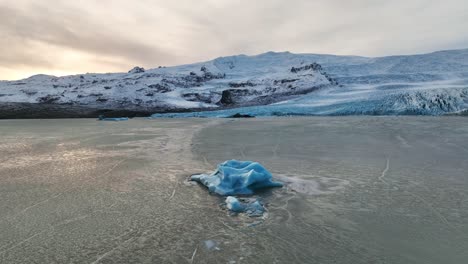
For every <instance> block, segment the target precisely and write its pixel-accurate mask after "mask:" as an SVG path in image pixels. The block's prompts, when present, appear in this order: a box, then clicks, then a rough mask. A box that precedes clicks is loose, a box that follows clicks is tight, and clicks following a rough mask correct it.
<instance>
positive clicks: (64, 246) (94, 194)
mask: <svg viewBox="0 0 468 264" xmlns="http://www.w3.org/2000/svg"><path fill="white" fill-rule="evenodd" d="M193 133H195V136H194V137H193V142H192V134H193ZM466 142H468V122H467V119H464V118H443V117H437V118H434V117H337V118H292V119H286V118H278V119H257V120H210V119H191V120H183V119H176V120H164V119H157V120H142V119H133V120H130V121H128V122H117V123H113V122H98V121H96V120H17V121H0V153H1V155H0V201H1V202H0V212H1V214H0V263H464V262H465V261H466V259H468V251H467V250H466V249H467V248H468V203H467V202H468V175H467V171H468V147H467V144H466ZM191 144H192V145H191ZM229 159H239V160H255V161H258V162H260V163H261V164H262V165H264V166H265V167H266V168H267V169H268V170H269V171H270V172H272V174H273V177H274V179H276V180H281V181H284V182H286V183H287V186H286V187H285V188H282V189H273V190H269V191H266V192H263V193H260V194H259V196H260V197H261V198H262V202H263V203H265V204H266V207H267V210H268V213H267V216H266V217H265V219H264V220H262V221H257V220H256V219H251V218H248V217H244V216H242V215H239V216H232V215H230V214H229V213H228V212H227V211H226V210H223V209H222V208H220V205H219V204H220V203H222V202H223V199H222V198H220V197H217V196H214V195H209V194H207V192H206V189H204V188H202V187H200V186H198V185H194V184H190V182H188V181H187V177H188V176H189V175H191V174H194V173H197V172H205V171H210V170H212V169H213V168H214V166H215V165H216V164H218V163H220V162H223V161H225V160H229Z"/></svg>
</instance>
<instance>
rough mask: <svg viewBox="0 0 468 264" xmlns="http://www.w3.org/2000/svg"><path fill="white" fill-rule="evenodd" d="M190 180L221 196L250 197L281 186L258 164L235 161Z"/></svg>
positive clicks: (224, 163) (226, 162)
mask: <svg viewBox="0 0 468 264" xmlns="http://www.w3.org/2000/svg"><path fill="white" fill-rule="evenodd" d="M191 180H192V181H197V182H200V183H202V184H203V185H205V186H206V187H208V190H209V191H210V192H213V193H217V194H219V195H222V196H232V195H251V194H254V192H255V191H257V190H260V189H265V188H271V187H282V186H283V184H282V183H279V182H274V181H272V175H271V173H270V172H269V171H268V170H267V169H265V168H264V167H263V166H262V165H260V164H259V163H258V162H252V161H237V160H228V161H225V162H223V163H221V164H219V165H218V168H217V170H216V171H214V172H213V173H211V174H198V175H192V177H191Z"/></svg>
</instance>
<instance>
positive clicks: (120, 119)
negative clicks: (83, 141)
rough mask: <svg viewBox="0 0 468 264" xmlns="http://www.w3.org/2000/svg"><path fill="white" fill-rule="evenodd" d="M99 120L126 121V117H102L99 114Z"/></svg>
mask: <svg viewBox="0 0 468 264" xmlns="http://www.w3.org/2000/svg"><path fill="white" fill-rule="evenodd" d="M99 121H128V117H104V116H102V115H100V116H99Z"/></svg>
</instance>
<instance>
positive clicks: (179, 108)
mask: <svg viewBox="0 0 468 264" xmlns="http://www.w3.org/2000/svg"><path fill="white" fill-rule="evenodd" d="M15 104H17V105H15ZM51 105H52V106H61V107H59V108H58V110H56V111H62V112H67V111H69V112H72V111H76V112H78V116H82V117H97V116H98V115H99V114H102V113H106V115H107V113H109V114H111V113H112V111H115V112H117V113H115V115H113V116H123V115H124V116H128V115H127V113H126V112H125V111H127V112H128V111H132V112H131V114H132V115H131V116H134V115H140V116H149V115H151V114H154V115H152V117H155V118H159V117H197V116H198V117H228V116H232V115H235V114H237V113H239V114H245V115H254V116H288V115H444V114H448V113H461V112H465V113H466V111H467V109H468V49H462V50H448V51H437V52H433V53H428V54H418V55H404V56H387V57H376V58H369V57H359V56H337V55H322V54H293V53H290V52H267V53H264V54H260V55H255V56H247V55H236V56H228V57H220V58H217V59H214V60H210V61H206V62H199V63H194V64H187V65H180V66H173V67H158V68H154V69H148V70H145V69H143V68H140V67H135V68H133V69H132V70H130V71H129V72H125V73H105V74H94V73H89V74H80V75H73V76H64V77H56V76H49V75H35V76H32V77H30V78H27V79H23V80H18V81H0V110H1V111H0V113H1V114H0V118H1V116H2V115H3V116H18V115H21V113H23V115H24V116H25V117H28V113H29V115H30V113H31V111H30V110H28V109H32V108H33V107H38V106H51ZM15 107H16V109H14V108H15ZM12 108H13V110H11V109H12ZM18 109H19V110H18ZM53 109H55V108H53ZM83 109H84V110H83ZM8 111H10V112H11V111H13V113H14V114H11V113H10V115H8ZM15 111H16V112H15ZM122 111H123V113H122ZM43 112H44V113H45V114H47V113H50V112H51V111H48V108H47V109H46V110H43ZM81 112H83V113H81ZM61 116H63V115H61Z"/></svg>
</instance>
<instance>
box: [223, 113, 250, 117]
mask: <svg viewBox="0 0 468 264" xmlns="http://www.w3.org/2000/svg"><path fill="white" fill-rule="evenodd" d="M227 118H255V116H253V115H248V114H241V113H237V114H235V115H232V116H228V117H227Z"/></svg>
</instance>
